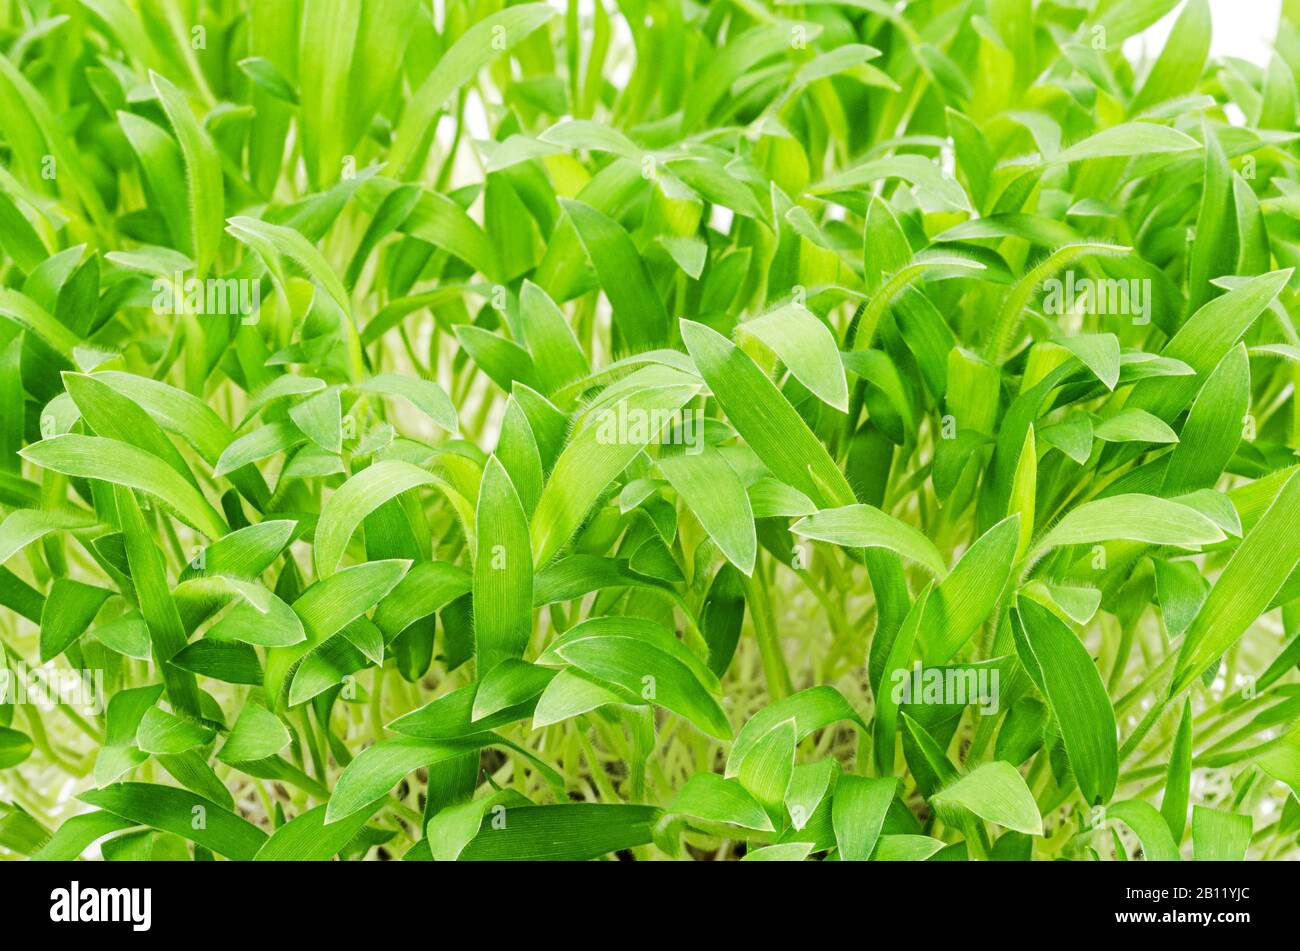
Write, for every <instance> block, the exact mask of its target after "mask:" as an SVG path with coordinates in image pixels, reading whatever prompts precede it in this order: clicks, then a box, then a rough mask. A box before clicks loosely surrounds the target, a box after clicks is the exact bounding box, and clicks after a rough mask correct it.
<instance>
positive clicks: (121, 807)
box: [77, 783, 267, 862]
mask: <svg viewBox="0 0 1300 951" xmlns="http://www.w3.org/2000/svg"><path fill="white" fill-rule="evenodd" d="M77 798H78V799H80V800H81V801H82V802H85V803H88V804H90V805H92V806H97V807H99V808H100V809H103V810H105V811H106V812H111V813H113V814H114V815H117V816H121V817H122V818H123V819H127V820H130V821H131V822H132V823H133V824H137V825H147V826H150V827H152V828H154V829H158V830H160V831H162V832H171V833H173V834H174V835H179V836H180V837H181V838H183V839H189V840H190V841H191V842H196V843H198V844H199V845H201V846H203V847H204V848H205V849H210V850H211V851H213V852H216V853H217V854H218V855H224V856H225V857H226V858H228V859H231V860H233V861H236V862H246V861H249V860H250V859H252V858H253V856H254V855H256V854H257V851H258V849H260V848H261V847H262V845H263V843H264V842H266V838H267V836H266V833H265V832H263V831H262V830H261V829H259V828H257V826H255V825H253V824H252V823H251V822H248V821H247V820H245V819H241V818H240V817H239V816H237V815H235V814H234V813H233V812H231V811H229V810H228V809H223V808H222V807H221V806H218V805H217V804H216V803H214V802H210V801H208V800H207V799H204V798H202V797H201V796H196V795H194V793H192V792H189V791H188V790H184V789H173V788H171V787H170V786H156V785H153V784H151V783H117V784H116V785H113V786H109V787H107V788H105V789H95V790H91V791H90V792H84V793H82V794H81V795H80V796H78V797H77ZM199 818H202V820H203V821H202V822H199V821H196V820H197V819H199Z"/></svg>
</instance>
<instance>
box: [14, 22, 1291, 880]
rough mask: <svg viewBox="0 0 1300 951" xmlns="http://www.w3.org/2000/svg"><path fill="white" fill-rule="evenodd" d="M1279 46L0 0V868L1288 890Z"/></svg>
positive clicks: (856, 26)
mask: <svg viewBox="0 0 1300 951" xmlns="http://www.w3.org/2000/svg"><path fill="white" fill-rule="evenodd" d="M1166 14H1169V15H1170V16H1172V17H1174V18H1175V22H1174V25H1173V29H1172V33H1171V35H1170V36H1169V39H1168V42H1167V43H1165V44H1164V45H1163V48H1158V49H1155V50H1151V51H1149V53H1147V54H1143V53H1142V50H1141V44H1140V43H1139V44H1137V51H1136V53H1135V52H1134V44H1133V43H1128V44H1127V47H1126V41H1129V40H1130V39H1131V38H1134V37H1136V36H1137V35H1138V34H1140V33H1142V31H1144V30H1146V28H1147V27H1149V26H1150V25H1152V24H1153V23H1155V22H1156V21H1157V20H1159V19H1160V18H1162V17H1163V16H1165V15H1166ZM1243 15H1245V14H1243ZM1277 37H1278V39H1277V43H1276V51H1275V53H1274V54H1273V55H1272V57H1271V58H1270V59H1269V60H1268V61H1267V62H1266V63H1263V64H1252V63H1249V62H1246V61H1244V60H1240V59H1235V58H1231V57H1228V58H1212V57H1211V56H1210V39H1211V23H1210V13H1209V8H1208V5H1207V2H1206V0H1185V2H1182V0H911V2H904V3H893V2H882V0H822V2H811V3H784V2H776V3H767V2H762V0H719V2H714V3H708V4H702V3H697V2H693V0H586V2H578V0H569V2H567V3H566V2H556V3H520V4H508V3H506V2H503V0H445V2H444V0H279V2H264V0H257V2H253V0H0V116H3V119H2V120H0V507H2V509H3V521H2V522H0V561H2V562H3V567H2V568H0V605H3V609H2V610H0V685H2V686H4V688H5V689H4V690H3V691H0V855H4V856H6V857H24V856H32V857H35V858H46V859H48V858H75V857H78V856H82V855H85V856H87V857H98V856H101V855H102V856H103V857H104V858H108V859H141V858H155V859H156V858H210V857H213V856H214V855H215V856H218V857H224V858H229V859H249V858H254V857H256V858H259V859H288V858H298V859H303V858H314V859H327V858H332V857H335V856H340V857H343V858H362V857H368V858H405V859H430V858H436V859H452V858H460V859H483V858H574V859H576V858H596V857H614V856H621V857H636V858H639V859H659V858H671V857H680V858H697V859H710V858H716V859H727V858H736V857H741V856H743V857H744V858H746V859H795V860H798V859H804V858H808V857H815V858H816V857H825V858H832V859H857V860H862V859H877V860H883V859H984V858H1005V859H1027V858H1034V859H1052V858H1072V859H1112V858H1116V857H1119V858H1125V857H1127V858H1135V857H1138V856H1139V855H1141V856H1144V857H1146V858H1148V859H1167V858H1178V857H1180V856H1181V857H1184V858H1193V857H1195V858H1241V857H1243V856H1250V857H1253V858H1259V857H1295V853H1296V839H1297V835H1298V834H1300V808H1298V807H1297V802H1296V800H1295V798H1294V796H1293V791H1294V790H1297V789H1300V732H1298V731H1300V723H1298V721H1300V678H1297V676H1296V673H1295V667H1296V664H1297V662H1298V661H1300V638H1297V637H1296V634H1297V633H1298V632H1297V625H1300V574H1297V573H1296V572H1295V569H1296V566H1297V563H1298V562H1300V533H1298V532H1297V530H1296V529H1297V525H1298V524H1300V475H1297V472H1300V470H1298V469H1297V467H1296V460H1295V449H1296V447H1297V445H1300V442H1298V440H1300V400H1298V399H1297V396H1296V389H1295V387H1296V383H1297V379H1298V376H1297V374H1298V373H1300V370H1298V369H1297V363H1298V362H1300V335H1298V334H1297V328H1296V317H1297V314H1300V297H1297V291H1298V290H1300V278H1297V277H1296V275H1295V274H1294V272H1293V268H1294V266H1295V264H1296V262H1297V258H1298V257H1300V225H1298V224H1297V210H1298V209H1300V174H1297V158H1298V157H1300V151H1297V138H1298V135H1297V100H1298V98H1300V96H1298V86H1297V77H1298V76H1300V4H1296V3H1293V2H1288V3H1287V4H1286V5H1285V12H1284V14H1283V18H1282V21H1281V23H1280V24H1279V28H1278V33H1277ZM1126 48H1127V50H1128V52H1127V54H1126ZM56 688H57V689H56ZM51 693H58V696H57V697H51V696H49V695H50V694H51ZM54 700H57V701H58V702H51V701H54Z"/></svg>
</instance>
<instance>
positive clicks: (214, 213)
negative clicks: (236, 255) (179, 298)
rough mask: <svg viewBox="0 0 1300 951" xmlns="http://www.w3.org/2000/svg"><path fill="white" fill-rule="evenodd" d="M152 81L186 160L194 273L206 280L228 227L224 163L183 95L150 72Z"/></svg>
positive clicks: (164, 79) (166, 81) (162, 78)
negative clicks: (224, 228)
mask: <svg viewBox="0 0 1300 951" xmlns="http://www.w3.org/2000/svg"><path fill="white" fill-rule="evenodd" d="M149 80H150V82H151V83H152V85H153V89H154V92H155V93H156V94H157V96H158V101H159V102H160V103H161V104H162V108H163V112H164V113H166V115H167V121H168V122H170V123H171V126H172V129H173V131H175V133H176V141H177V142H178V143H180V147H181V155H182V156H183V157H184V159H185V177H186V186H187V191H188V196H189V212H190V214H189V218H190V228H191V237H192V241H193V247H194V262H195V271H196V272H197V274H198V276H199V277H200V278H203V277H205V276H207V274H208V271H209V270H210V269H211V267H212V264H213V261H214V260H215V259H216V256H217V248H218V245H220V244H221V232H222V229H223V227H224V226H225V218H226V193H225V183H224V182H223V180H222V176H221V159H220V156H219V155H218V154H217V148H216V145H214V144H213V142H212V139H211V138H210V137H209V135H208V133H207V132H206V131H205V130H204V128H203V127H202V126H201V125H199V123H198V121H197V120H196V119H195V118H194V113H193V112H191V111H190V107H189V104H188V103H187V102H186V101H185V96H184V94H183V93H182V92H181V91H180V90H179V89H178V88H176V86H175V85H173V84H172V83H171V82H170V81H169V80H168V79H166V78H164V77H163V76H160V75H158V74H157V73H154V72H150V74H149Z"/></svg>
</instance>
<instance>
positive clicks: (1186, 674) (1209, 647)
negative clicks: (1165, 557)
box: [1169, 473, 1300, 696]
mask: <svg viewBox="0 0 1300 951" xmlns="http://www.w3.org/2000/svg"><path fill="white" fill-rule="evenodd" d="M1298 476H1300V473H1292V474H1291V475H1290V477H1289V478H1287V481H1286V482H1285V483H1284V484H1283V485H1282V488H1281V489H1280V490H1279V491H1278V493H1277V495H1276V496H1275V497H1274V499H1273V501H1272V503H1271V504H1270V505H1269V507H1268V509H1267V510H1266V511H1265V513H1264V516H1263V517H1262V518H1261V519H1260V520H1259V521H1258V522H1257V523H1256V524H1255V527H1254V528H1252V529H1251V530H1250V532H1249V533H1248V534H1247V535H1246V537H1245V538H1244V539H1243V540H1242V543H1241V544H1240V545H1239V546H1238V547H1237V550H1236V551H1234V552H1233V553H1232V557H1231V558H1230V559H1229V561H1228V564H1227V566H1226V567H1225V568H1224V569H1223V571H1222V573H1220V575H1219V577H1218V580H1217V581H1215V583H1214V587H1213V588H1212V589H1210V594H1209V597H1207V598H1206V599H1205V603H1204V604H1203V605H1202V606H1201V610H1200V611H1199V612H1198V613H1197V615H1196V618H1195V620H1193V621H1192V625H1191V627H1189V628H1188V629H1187V633H1186V634H1185V635H1184V636H1183V645H1182V649H1181V650H1180V651H1179V653H1178V666H1177V668H1176V669H1175V671H1174V679H1173V682H1172V683H1171V684H1170V686H1169V695H1170V696H1177V695H1178V694H1179V693H1181V692H1182V691H1183V690H1184V689H1186V688H1187V687H1188V686H1189V685H1190V684H1191V683H1192V682H1193V681H1194V680H1196V678H1197V677H1199V676H1201V674H1203V673H1204V672H1205V671H1206V670H1207V669H1208V668H1209V667H1210V665H1212V664H1213V663H1214V662H1215V661H1216V660H1218V658H1219V657H1220V656H1221V655H1222V654H1223V652H1224V651H1226V650H1227V649H1228V648H1229V647H1231V646H1232V645H1233V644H1235V643H1236V642H1237V639H1238V638H1240V637H1241V635H1242V634H1244V633H1245V631H1246V629H1247V628H1248V627H1249V626H1250V625H1251V624H1252V623H1253V622H1254V620H1255V618H1257V617H1259V615H1261V614H1263V613H1264V611H1265V610H1266V609H1267V608H1268V605H1269V604H1270V603H1271V602H1272V600H1273V596H1274V595H1275V594H1277V592H1278V590H1279V589H1280V588H1281V587H1282V585H1283V583H1285V581H1286V579H1287V577H1288V576H1290V574H1291V572H1292V570H1293V569H1294V568H1295V566H1296V564H1297V563H1298V562H1300V539H1297V537H1296V534H1295V533H1294V532H1291V531H1290V530H1289V528H1288V526H1290V525H1293V524H1295V520H1296V519H1297V518H1300V478H1298Z"/></svg>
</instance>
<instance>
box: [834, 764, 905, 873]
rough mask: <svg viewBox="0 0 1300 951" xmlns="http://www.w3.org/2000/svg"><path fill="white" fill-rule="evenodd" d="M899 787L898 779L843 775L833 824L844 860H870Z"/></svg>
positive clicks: (835, 800) (838, 788)
mask: <svg viewBox="0 0 1300 951" xmlns="http://www.w3.org/2000/svg"><path fill="white" fill-rule="evenodd" d="M897 787H898V780H896V779H867V778H866V777H864V776H852V775H848V776H841V777H840V778H839V781H838V782H836V784H835V798H834V799H833V800H832V802H831V804H832V812H831V821H832V822H833V824H834V826H835V844H836V845H837V846H838V847H839V853H840V859H841V860H842V861H845V862H865V861H866V860H867V859H869V858H870V857H871V853H872V852H873V851H874V850H875V848H876V843H877V842H878V841H879V840H880V830H881V827H882V826H883V825H884V822H885V812H886V811H887V810H888V809H889V804H890V803H891V802H893V801H894V791H895V789H897Z"/></svg>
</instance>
